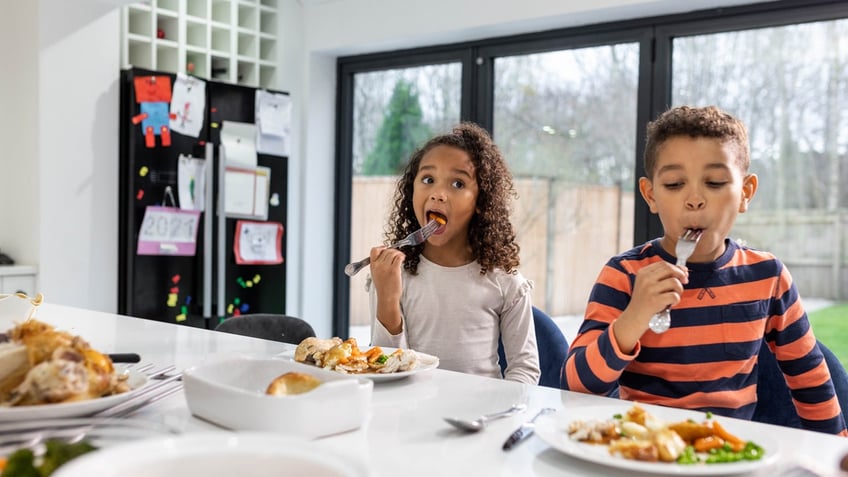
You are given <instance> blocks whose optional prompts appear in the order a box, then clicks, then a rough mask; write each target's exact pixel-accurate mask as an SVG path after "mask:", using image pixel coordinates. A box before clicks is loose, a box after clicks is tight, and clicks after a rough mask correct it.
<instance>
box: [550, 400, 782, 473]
mask: <svg viewBox="0 0 848 477" xmlns="http://www.w3.org/2000/svg"><path fill="white" fill-rule="evenodd" d="M630 406H631V404H628V403H627V402H626V401H622V403H621V404H610V405H606V406H597V407H577V408H574V409H573V410H568V411H558V412H557V413H556V414H549V415H547V416H542V417H540V418H539V420H538V421H537V422H536V434H538V435H539V437H540V438H541V439H542V440H543V441H545V442H546V443H547V444H548V445H550V446H551V447H553V448H554V449H556V450H558V451H560V452H562V453H564V454H567V455H569V456H571V457H575V458H578V459H582V460H586V461H589V462H594V463H596V464H599V465H603V466H609V467H617V468H621V469H627V470H631V471H639V472H645V473H647V474H652V475H727V474H741V473H747V472H751V471H753V470H755V469H759V468H761V467H765V466H768V465H771V464H772V463H773V462H774V461H775V460H776V459H777V453H778V446H777V443H776V442H775V441H774V440H773V439H771V438H770V437H769V436H768V435H766V434H765V433H764V432H762V431H757V430H756V429H754V428H753V427H745V426H742V427H740V426H739V423H738V422H737V421H732V420H730V419H723V418H722V417H721V416H717V417H714V419H717V420H718V421H719V422H721V424H722V425H723V426H724V427H725V428H726V429H727V430H728V431H729V432H731V433H733V434H735V435H737V436H739V438H740V439H743V440H745V441H754V442H755V443H757V444H758V445H759V446H761V447H762V448H763V449H764V450H765V455H764V456H763V458H762V459H760V460H754V461H740V462H730V463H724V464H691V465H684V464H676V463H665V462H641V461H636V460H630V459H625V458H624V457H621V456H616V455H611V454H610V453H609V449H608V447H607V446H604V445H598V444H588V443H585V442H579V441H576V440H574V439H572V438H571V437H569V436H568V432H567V431H566V429H568V424H569V423H570V422H572V421H574V420H578V419H579V420H583V421H590V420H603V419H611V418H612V417H613V416H614V415H615V414H624V413H626V412H627V410H628V409H629V408H630ZM656 409H658V408H647V407H646V410H648V411H649V412H650V413H651V414H653V415H655V416H657V417H658V418H660V419H662V420H664V421H665V422H669V423H672V422H679V421H685V420H686V419H694V420H695V421H698V422H700V421H703V420H704V419H705V414H704V413H703V412H698V411H688V410H683V409H672V408H659V410H656Z"/></svg>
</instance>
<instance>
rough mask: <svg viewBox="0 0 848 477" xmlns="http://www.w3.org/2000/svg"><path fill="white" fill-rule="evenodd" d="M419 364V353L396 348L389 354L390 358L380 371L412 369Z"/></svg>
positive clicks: (389, 371)
mask: <svg viewBox="0 0 848 477" xmlns="http://www.w3.org/2000/svg"><path fill="white" fill-rule="evenodd" d="M417 366H418V355H417V354H416V353H415V351H412V350H406V351H404V350H402V349H398V350H395V352H394V353H392V354H391V355H389V359H387V360H386V362H385V363H383V367H382V368H380V369H378V370H377V372H378V373H396V372H399V371H412V370H413V369H415V368H416V367H417Z"/></svg>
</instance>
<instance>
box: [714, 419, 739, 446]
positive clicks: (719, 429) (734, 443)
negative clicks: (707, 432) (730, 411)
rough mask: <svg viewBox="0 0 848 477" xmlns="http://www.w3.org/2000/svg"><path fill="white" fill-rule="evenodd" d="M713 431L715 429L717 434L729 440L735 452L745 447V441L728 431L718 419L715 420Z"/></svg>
mask: <svg viewBox="0 0 848 477" xmlns="http://www.w3.org/2000/svg"><path fill="white" fill-rule="evenodd" d="M713 431H715V435H717V436H718V437H721V438H722V439H724V440H725V441H727V443H728V444H730V448H731V449H733V451H734V452H739V451H741V450H742V449H744V448H745V441H743V440H742V439H740V438H738V437H736V436H735V435H733V434H731V433H730V432H728V431H727V429H725V428H724V426H722V425H721V424H719V422H718V421H713Z"/></svg>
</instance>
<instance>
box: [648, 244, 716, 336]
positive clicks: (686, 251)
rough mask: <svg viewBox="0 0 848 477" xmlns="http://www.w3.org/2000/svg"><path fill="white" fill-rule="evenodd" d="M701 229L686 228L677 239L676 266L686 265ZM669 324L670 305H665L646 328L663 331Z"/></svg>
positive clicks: (655, 331)
mask: <svg viewBox="0 0 848 477" xmlns="http://www.w3.org/2000/svg"><path fill="white" fill-rule="evenodd" d="M702 232H703V231H702V230H698V229H686V231H685V232H683V235H681V236H680V238H679V239H677V245H676V246H675V247H674V254H675V255H677V266H678V267H684V266H686V261H687V260H689V257H691V256H692V253H693V252H694V251H695V246H696V245H698V240H700V239H701V234H702ZM670 326H671V306H667V307H665V309H664V310H662V311H660V312H659V313H657V314H655V315H654V316H652V317H651V321H650V322H649V323H648V328H650V329H651V331H653V332H654V333H665V332H666V331H668V328H669V327H670Z"/></svg>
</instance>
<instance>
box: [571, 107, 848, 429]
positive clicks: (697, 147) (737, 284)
mask: <svg viewBox="0 0 848 477" xmlns="http://www.w3.org/2000/svg"><path fill="white" fill-rule="evenodd" d="M644 162H645V173H646V176H647V177H642V178H641V179H640V180H639V191H640V192H641V194H642V197H643V198H644V199H645V201H646V202H647V203H648V206H649V208H650V210H651V213H654V214H658V215H659V218H660V221H661V222H662V225H663V229H664V235H663V237H661V238H658V239H654V240H652V241H650V242H648V243H645V244H643V245H641V246H639V247H637V248H634V249H632V250H629V251H627V252H625V253H623V254H621V255H618V256H616V257H613V258H612V259H610V260H609V262H607V265H606V266H605V267H604V268H603V270H602V271H601V273H600V275H599V277H598V279H597V281H596V283H595V286H594V288H593V290H592V293H591V296H590V297H589V303H588V305H587V307H586V316H585V318H584V321H583V324H582V325H581V327H580V332H579V334H578V336H577V337H576V338H575V340H574V343H573V344H572V346H571V349H570V350H569V356H568V358H567V359H566V362H565V366H564V369H563V385H564V387H565V388H567V389H571V390H574V391H581V392H587V393H594V394H607V393H609V392H611V391H613V390H614V389H615V388H616V387H618V388H619V392H620V397H621V398H622V399H627V400H633V401H640V402H645V403H652V404H661V405H666V406H672V407H679V408H690V409H700V410H704V411H711V412H714V413H716V414H719V415H724V416H731V417H738V418H743V419H749V418H750V417H751V415H752V414H753V412H754V408H755V407H756V404H757V403H756V399H757V397H756V388H757V368H756V365H757V356H758V352H759V349H760V346H761V345H764V343H765V344H767V345H768V346H769V348H770V349H771V351H772V352H773V353H774V354H775V356H776V357H777V359H778V361H779V362H780V365H781V369H782V370H783V372H784V376H785V377H786V380H787V383H788V384H789V387H790V389H791V391H792V397H793V402H794V403H795V407H796V410H797V412H798V415H799V416H800V417H801V421H802V425H803V426H804V427H805V428H806V429H810V430H817V431H821V432H828V433H833V434H840V435H845V436H848V432H846V429H845V421H844V419H843V416H842V412H841V410H840V407H839V402H838V401H837V399H836V396H835V392H834V388H833V383H832V382H831V380H830V373H829V371H828V369H827V365H826V364H825V362H824V360H823V357H822V353H821V351H820V350H819V348H818V345H817V344H816V338H815V336H813V331H812V329H811V328H810V323H809V321H808V320H807V315H806V313H805V312H804V308H803V305H802V304H801V300H800V298H799V296H798V291H797V289H796V288H795V285H794V284H793V282H792V277H791V276H790V275H789V272H788V271H787V270H786V268H785V267H784V266H783V264H782V263H781V262H780V261H779V260H778V259H777V258H775V257H774V256H773V255H771V254H769V253H767V252H761V251H757V250H753V249H749V248H747V247H743V246H741V245H739V244H738V243H736V242H735V241H733V240H731V239H729V238H727V237H728V233H729V232H730V229H731V227H732V226H733V223H734V221H735V220H736V216H737V214H739V213H744V212H745V211H746V210H747V209H748V204H749V202H750V201H751V199H752V198H753V197H754V193H755V192H756V191H757V176H756V175H754V174H749V173H748V167H749V163H750V159H749V151H748V133H747V131H746V129H745V126H744V125H743V124H742V123H741V122H740V121H739V120H737V119H735V118H734V117H732V116H730V115H729V114H727V113H725V112H723V111H721V110H719V109H718V108H716V107H713V106H711V107H706V108H691V107H686V106H681V107H677V108H674V109H671V110H669V111H666V112H665V113H663V114H662V115H661V116H660V117H659V118H658V119H657V120H656V121H654V122H652V123H650V124H649V125H648V140H647V144H646V147H645V157H644ZM690 229H691V230H697V231H700V232H701V238H700V240H699V241H698V243H697V245H696V247H695V252H694V253H693V254H692V256H691V257H690V258H689V260H688V262H687V265H686V267H677V266H676V265H674V263H675V261H676V260H675V259H676V257H675V256H674V254H675V252H674V251H675V246H676V243H677V241H678V237H680V236H681V235H683V233H684V232H686V230H690ZM666 307H671V328H670V329H669V330H668V331H666V332H664V333H654V332H652V331H650V330H649V327H648V324H649V322H650V320H651V317H652V316H653V315H654V314H655V313H657V312H659V311H661V310H663V309H665V308H666ZM764 338H765V342H764V341H763V339H764Z"/></svg>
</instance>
